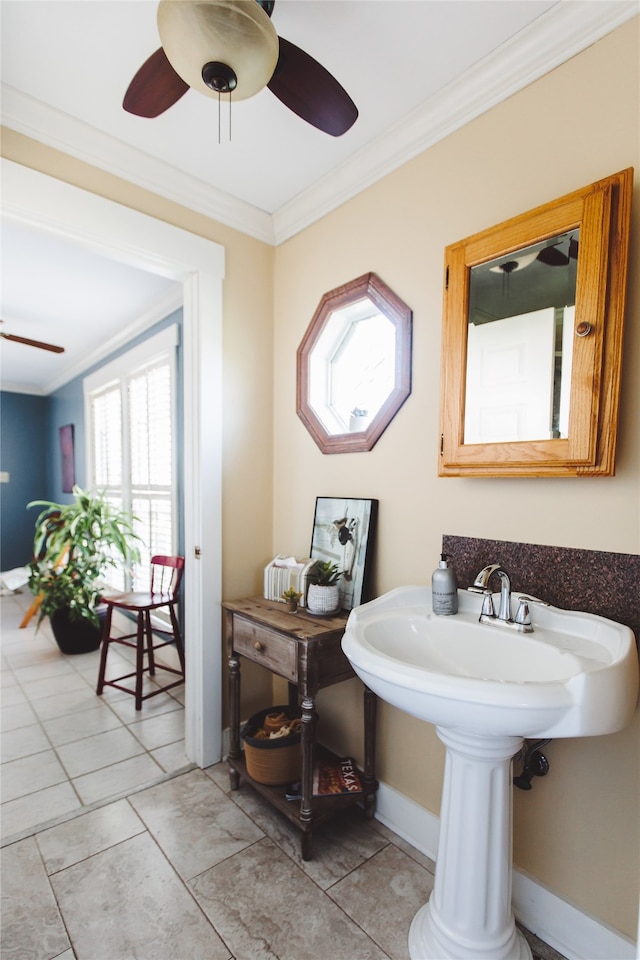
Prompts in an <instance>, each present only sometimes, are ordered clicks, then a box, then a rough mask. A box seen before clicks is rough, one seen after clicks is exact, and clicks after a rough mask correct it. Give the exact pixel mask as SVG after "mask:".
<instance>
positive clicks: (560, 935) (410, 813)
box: [376, 783, 637, 960]
mask: <svg viewBox="0 0 640 960" xmlns="http://www.w3.org/2000/svg"><path fill="white" fill-rule="evenodd" d="M376 818H377V819H378V820H380V821H381V822H382V823H384V824H385V826H387V827H389V829H391V830H393V831H394V833H397V834H398V836H400V837H402V838H403V840H407V841H408V842H409V843H410V844H411V845H412V846H414V847H415V848H416V849H417V850H420V852H421V853H424V854H426V855H427V856H428V857H431V859H432V860H435V859H436V855H437V852H438V834H439V829H440V819H439V817H437V816H436V815H435V814H433V813H430V812H429V811H428V810H425V808H424V807H421V806H420V804H419V803H416V802H415V801H414V800H411V799H409V797H406V796H405V795H404V794H402V793H399V792H398V791H397V790H394V788H393V787H390V786H389V785H388V784H386V783H380V786H379V789H378V795H377V800H376ZM513 910H514V913H515V915H516V918H517V920H518V921H519V922H520V923H522V924H523V926H525V927H526V928H527V930H530V931H531V932H532V933H534V934H535V935H536V936H538V937H540V939H541V940H544V942H545V943H548V944H549V946H551V947H553V948H554V949H555V950H558V951H559V952H560V953H562V954H563V955H564V956H565V957H568V958H569V960H634V958H636V956H637V953H636V944H635V943H634V942H633V941H632V940H629V939H627V938H626V937H624V936H623V935H622V934H621V933H618V932H617V931H615V930H613V929H611V928H610V927H608V926H606V925H605V924H603V923H600V922H599V921H597V920H594V919H593V918H592V917H589V916H587V914H585V913H582V912H581V911H580V910H578V909H576V907H574V906H572V905H571V904H570V903H567V901H566V900H562V899H561V898H560V897H558V896H557V895H556V894H554V893H552V892H551V891H550V890H547V889H546V887H544V886H543V885H542V884H540V883H538V881H536V880H534V879H532V877H530V876H527V874H525V873H522V872H521V871H519V870H514V871H513Z"/></svg>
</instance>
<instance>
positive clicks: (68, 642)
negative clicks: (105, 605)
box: [49, 609, 105, 654]
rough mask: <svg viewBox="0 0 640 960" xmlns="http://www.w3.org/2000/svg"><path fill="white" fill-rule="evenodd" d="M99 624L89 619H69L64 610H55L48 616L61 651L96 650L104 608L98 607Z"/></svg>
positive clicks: (100, 635)
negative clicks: (96, 624)
mask: <svg viewBox="0 0 640 960" xmlns="http://www.w3.org/2000/svg"><path fill="white" fill-rule="evenodd" d="M97 613H98V620H99V621H100V626H99V627H96V626H94V625H93V624H92V623H91V621H90V620H85V619H84V618H83V619H81V620H71V618H70V617H69V614H68V613H67V611H66V610H56V612H55V613H52V614H51V616H50V617H49V620H50V623H51V629H52V630H53V636H54V637H55V641H56V643H57V644H58V646H59V647H60V650H61V651H62V653H69V654H74V653H91V652H92V651H93V650H97V649H98V647H99V646H100V640H101V639H102V627H103V624H104V616H105V611H104V609H102V610H101V609H98V611H97Z"/></svg>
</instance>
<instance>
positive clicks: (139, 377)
mask: <svg viewBox="0 0 640 960" xmlns="http://www.w3.org/2000/svg"><path fill="white" fill-rule="evenodd" d="M176 342H177V328H176V327H174V326H172V327H170V328H168V329H167V330H164V331H162V333H160V334H158V335H157V336H156V337H153V338H151V339H150V340H147V341H145V342H144V343H142V344H141V345H140V346H139V347H136V348H134V349H133V350H131V351H129V352H128V353H127V354H124V355H123V356H121V357H119V358H118V359H117V360H115V361H114V362H113V363H110V364H108V365H106V366H105V367H103V368H102V369H101V370H99V371H97V372H96V373H95V374H92V375H91V376H89V377H87V378H86V379H85V383H84V387H85V412H86V418H85V422H86V424H87V428H88V429H87V439H88V444H87V451H88V457H89V463H88V476H89V478H90V484H89V486H91V487H93V488H95V489H98V490H104V491H105V493H106V495H107V497H108V498H109V499H110V500H112V501H113V502H114V503H115V504H117V505H118V506H122V507H124V509H125V510H128V511H130V512H131V513H132V514H133V515H134V517H135V518H136V519H135V529H136V533H137V534H138V536H139V537H140V538H141V539H140V552H141V562H140V564H139V565H138V566H137V567H136V569H135V571H133V575H132V577H130V576H129V575H127V576H126V577H125V574H124V572H120V571H118V570H112V571H110V573H109V583H110V586H113V587H114V588H115V589H125V588H126V589H135V590H145V589H148V588H149V563H150V559H151V557H152V556H153V554H156V553H164V554H175V553H177V549H176V546H177V530H176V516H177V502H176V501H177V498H176V483H175V352H176Z"/></svg>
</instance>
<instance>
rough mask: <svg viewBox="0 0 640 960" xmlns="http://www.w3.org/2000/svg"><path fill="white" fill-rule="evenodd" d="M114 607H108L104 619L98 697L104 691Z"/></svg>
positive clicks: (97, 688)
mask: <svg viewBox="0 0 640 960" xmlns="http://www.w3.org/2000/svg"><path fill="white" fill-rule="evenodd" d="M112 615H113V607H107V613H106V616H105V618H104V628H103V630H102V650H101V651H100V669H99V671H98V685H97V687H96V693H97V694H98V696H100V694H101V693H102V691H103V690H104V675H105V671H106V668H107V653H108V652H109V638H110V636H111V617H112Z"/></svg>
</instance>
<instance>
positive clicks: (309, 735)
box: [300, 696, 316, 860]
mask: <svg viewBox="0 0 640 960" xmlns="http://www.w3.org/2000/svg"><path fill="white" fill-rule="evenodd" d="M315 727H316V711H315V704H314V701H313V698H312V697H309V696H306V697H304V698H303V700H302V735H301V752H302V797H301V799H300V821H301V822H302V823H304V824H311V823H312V821H313V800H312V798H313V754H314V749H313V748H314V743H315V732H316V731H315ZM311 842H312V841H311V830H310V829H309V830H308V831H307V830H305V831H304V833H303V834H302V859H303V860H309V859H310V858H311Z"/></svg>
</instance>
